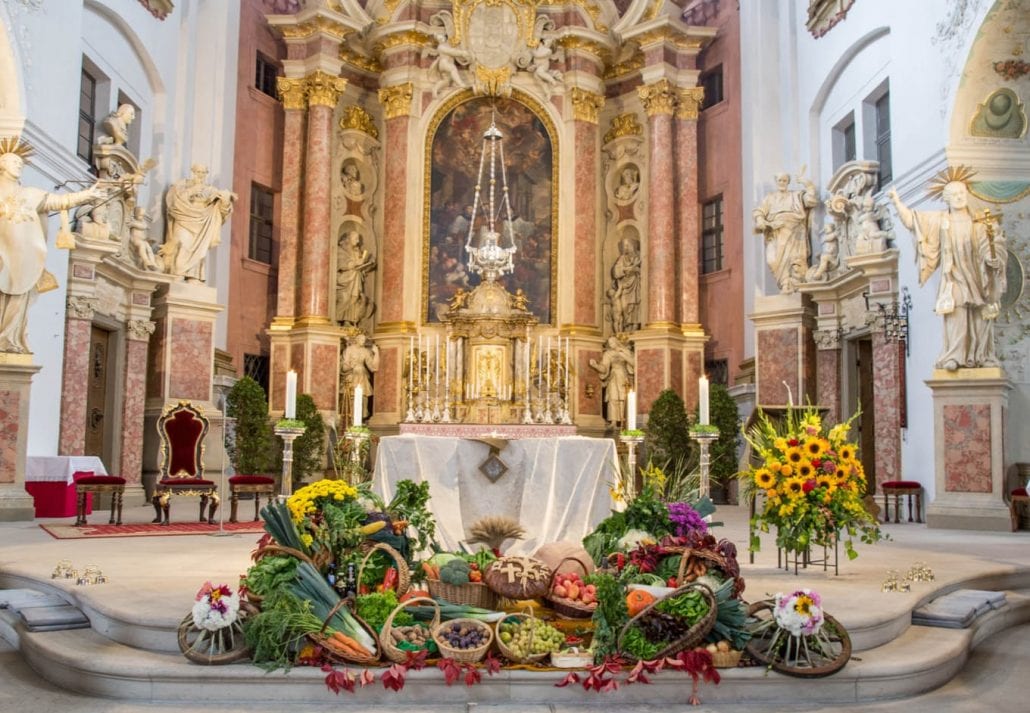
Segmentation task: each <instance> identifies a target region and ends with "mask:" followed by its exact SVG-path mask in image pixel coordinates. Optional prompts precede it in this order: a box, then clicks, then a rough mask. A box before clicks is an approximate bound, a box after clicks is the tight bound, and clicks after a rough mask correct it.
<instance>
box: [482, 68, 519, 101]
mask: <svg viewBox="0 0 1030 713" xmlns="http://www.w3.org/2000/svg"><path fill="white" fill-rule="evenodd" d="M510 83H511V67H510V66H504V67H497V68H496V69H490V68H489V67H484V66H483V65H479V66H478V67H476V87H477V88H478V89H480V90H481V91H482V92H483V93H484V94H487V95H489V96H495V97H496V96H504V95H505V94H506V93H505V91H504V88H505V87H506V86H508V85H510Z"/></svg>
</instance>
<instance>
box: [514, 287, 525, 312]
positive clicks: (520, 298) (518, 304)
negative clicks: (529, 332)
mask: <svg viewBox="0 0 1030 713" xmlns="http://www.w3.org/2000/svg"><path fill="white" fill-rule="evenodd" d="M511 308H512V309H513V310H515V311H516V312H528V311H529V296H528V295H526V293H525V292H523V290H522V288H521V287H516V288H515V294H514V295H512V296H511Z"/></svg>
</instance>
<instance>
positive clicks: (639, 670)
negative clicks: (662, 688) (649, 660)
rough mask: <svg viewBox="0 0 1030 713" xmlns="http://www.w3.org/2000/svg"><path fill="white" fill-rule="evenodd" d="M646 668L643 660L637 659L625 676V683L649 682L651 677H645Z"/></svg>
mask: <svg viewBox="0 0 1030 713" xmlns="http://www.w3.org/2000/svg"><path fill="white" fill-rule="evenodd" d="M646 670H647V666H646V664H645V662H644V661H637V665H636V666H634V667H633V669H632V670H631V671H630V672H629V676H628V677H627V678H626V683H627V684H633V683H651V679H649V678H648V677H647V673H646Z"/></svg>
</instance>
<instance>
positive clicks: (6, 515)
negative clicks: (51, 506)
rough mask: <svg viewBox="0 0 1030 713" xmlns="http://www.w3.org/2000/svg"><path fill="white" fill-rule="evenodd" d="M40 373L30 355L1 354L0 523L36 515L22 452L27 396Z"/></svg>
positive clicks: (26, 432)
mask: <svg viewBox="0 0 1030 713" xmlns="http://www.w3.org/2000/svg"><path fill="white" fill-rule="evenodd" d="M39 370H40V367H39V366H36V365H34V364H32V355H31V354H0V522H11V521H13V520H31V519H32V518H34V517H35V515H36V510H35V505H34V503H33V500H32V496H31V495H29V494H28V493H27V492H25V451H26V448H27V446H28V437H29V393H30V391H31V389H32V377H33V376H34V375H35V374H36V372H38V371H39Z"/></svg>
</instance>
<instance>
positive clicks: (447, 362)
mask: <svg viewBox="0 0 1030 713" xmlns="http://www.w3.org/2000/svg"><path fill="white" fill-rule="evenodd" d="M443 396H444V400H445V401H450V400H451V340H450V339H444V342H443Z"/></svg>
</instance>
